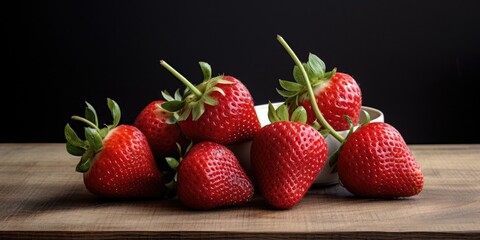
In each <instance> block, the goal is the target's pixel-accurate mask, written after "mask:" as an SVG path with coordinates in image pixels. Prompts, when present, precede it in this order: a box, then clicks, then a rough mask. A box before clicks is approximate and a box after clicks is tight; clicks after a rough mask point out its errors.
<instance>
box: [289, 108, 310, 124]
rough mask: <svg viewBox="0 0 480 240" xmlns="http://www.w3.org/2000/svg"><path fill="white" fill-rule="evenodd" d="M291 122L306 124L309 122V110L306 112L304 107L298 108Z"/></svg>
mask: <svg viewBox="0 0 480 240" xmlns="http://www.w3.org/2000/svg"><path fill="white" fill-rule="evenodd" d="M290 121H292V122H300V123H306V122H307V110H305V108H304V107H303V106H299V107H297V108H296V109H295V110H294V111H293V113H292V117H291V119H290Z"/></svg>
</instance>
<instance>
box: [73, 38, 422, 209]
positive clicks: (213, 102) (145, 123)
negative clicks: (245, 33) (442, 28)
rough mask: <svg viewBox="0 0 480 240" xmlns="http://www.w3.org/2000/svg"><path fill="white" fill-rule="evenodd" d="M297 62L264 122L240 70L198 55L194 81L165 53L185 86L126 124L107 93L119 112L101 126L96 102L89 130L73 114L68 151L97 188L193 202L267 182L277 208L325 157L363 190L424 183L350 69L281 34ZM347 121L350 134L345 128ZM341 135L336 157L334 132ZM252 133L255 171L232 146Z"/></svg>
mask: <svg viewBox="0 0 480 240" xmlns="http://www.w3.org/2000/svg"><path fill="white" fill-rule="evenodd" d="M277 40H278V41H279V42H280V44H281V45H282V46H283V47H284V49H285V50H286V51H287V53H288V54H289V55H290V57H291V58H292V59H293V61H294V63H295V66H294V69H293V77H294V81H287V80H279V84H280V86H281V89H277V92H278V93H279V94H280V95H281V96H283V97H284V98H285V102H284V104H282V105H280V106H279V107H277V108H274V107H273V105H271V104H269V112H268V117H269V120H270V122H271V123H270V124H268V125H265V126H263V127H262V126H261V125H260V122H259V119H258V116H257V114H256V111H255V108H254V101H253V97H252V96H251V95H250V92H249V90H248V89H247V87H246V86H245V85H244V84H243V83H242V82H241V81H240V80H238V79H236V78H235V77H233V76H227V75H219V76H215V77H212V71H211V67H210V65H209V64H208V63H206V62H200V67H201V70H202V73H203V81H202V82H201V83H199V84H197V85H194V84H192V83H191V82H190V81H188V80H187V79H186V78H185V77H184V76H182V75H181V74H180V73H179V72H177V71H176V70H175V69H174V68H173V67H171V66H170V65H169V64H168V63H167V62H165V61H163V60H162V61H160V64H161V66H163V67H164V68H165V69H166V70H168V71H169V72H171V73H172V74H173V75H174V76H175V77H176V78H177V79H178V80H180V81H181V82H182V83H183V85H184V86H185V89H183V90H181V89H179V90H177V91H176V92H175V93H174V94H173V95H171V94H169V93H167V92H166V91H164V92H162V97H163V99H158V100H154V101H152V102H151V103H149V104H148V105H147V106H146V107H145V108H144V109H143V110H142V111H141V112H140V113H139V114H138V116H137V118H136V120H135V122H134V123H133V124H120V116H121V113H120V107H119V106H118V104H117V103H116V102H115V101H114V100H112V99H109V98H108V99H107V105H108V107H109V109H110V111H111V113H112V118H113V123H112V124H110V125H103V126H100V125H99V123H98V118H97V113H96V111H95V109H94V107H93V106H92V105H90V104H89V103H88V102H86V105H87V106H86V108H85V117H80V116H73V117H72V119H73V120H78V121H81V122H83V123H84V124H85V125H86V126H85V128H84V139H82V138H80V137H79V136H78V135H77V133H76V132H75V131H74V129H73V128H72V127H71V126H70V125H69V124H68V123H67V124H66V126H65V138H66V140H67V142H66V149H67V151H68V153H70V154H72V155H75V156H80V157H81V158H80V161H79V163H78V165H77V167H76V170H77V171H78V172H81V173H83V179H84V184H85V187H86V188H87V189H88V191H90V192H91V193H92V194H95V195H97V196H100V197H108V198H139V197H141V198H145V197H148V198H150V197H155V198H159V199H165V198H169V199H178V200H179V201H181V202H182V203H183V204H184V205H185V206H186V207H188V208H190V209H203V210H206V209H214V208H219V207H226V206H234V205H240V204H244V203H246V202H248V201H250V200H251V199H253V197H254V195H255V194H256V193H258V194H259V195H261V197H262V198H263V199H264V200H265V202H266V203H268V204H269V205H270V206H272V207H273V208H275V209H289V208H292V207H293V206H295V205H296V204H298V203H299V202H300V201H301V200H302V198H303V197H304V196H305V194H307V191H308V190H309V188H310V187H311V186H312V184H313V182H314V180H315V178H316V177H317V175H318V174H319V173H320V171H321V169H322V168H323V167H324V166H325V164H330V165H332V166H334V169H335V170H336V171H338V175H339V179H340V183H341V185H342V186H343V187H345V188H346V189H347V190H348V191H350V192H351V193H352V194H354V195H356V196H358V197H368V198H403V197H410V196H414V195H417V194H418V193H420V192H421V190H422V188H423V183H424V180H423V174H422V172H421V170H420V167H419V165H418V163H417V162H416V160H415V159H414V157H413V155H412V153H411V151H410V150H409V148H408V146H407V144H406V143H405V141H404V140H403V138H402V136H401V134H400V133H399V132H398V131H397V130H396V129H395V128H394V127H393V126H391V125H389V124H388V123H383V122H375V123H374V122H369V120H368V117H367V121H365V122H363V123H360V122H359V116H360V112H361V111H362V110H361V106H362V95H361V90H360V88H359V85H358V84H357V82H356V81H355V80H354V79H353V78H352V77H351V76H350V75H349V74H346V73H341V72H337V71H336V69H333V70H332V71H330V72H326V71H325V70H326V67H325V64H324V62H323V61H322V60H321V59H320V58H318V57H317V56H315V55H314V54H310V55H309V58H308V61H307V62H301V61H300V60H299V59H298V57H297V56H296V55H295V53H294V52H293V50H292V49H291V48H290V47H289V45H288V44H287V43H286V42H285V40H284V39H283V38H282V37H281V36H277ZM344 130H349V133H348V135H347V136H346V137H344V136H342V135H340V134H339V133H338V131H344ZM327 135H332V136H333V137H335V138H336V139H337V140H338V141H339V142H340V143H341V146H340V148H339V149H338V150H337V152H335V153H334V154H333V155H331V156H328V153H327V152H328V151H327V143H326V141H325V138H326V136H327ZM247 141H251V149H250V150H251V151H250V164H251V168H252V173H251V174H247V173H246V171H245V170H244V169H243V168H242V165H241V164H240V163H239V161H238V158H237V156H236V155H235V153H234V152H232V151H231V150H230V148H229V146H232V145H235V144H241V143H244V142H247Z"/></svg>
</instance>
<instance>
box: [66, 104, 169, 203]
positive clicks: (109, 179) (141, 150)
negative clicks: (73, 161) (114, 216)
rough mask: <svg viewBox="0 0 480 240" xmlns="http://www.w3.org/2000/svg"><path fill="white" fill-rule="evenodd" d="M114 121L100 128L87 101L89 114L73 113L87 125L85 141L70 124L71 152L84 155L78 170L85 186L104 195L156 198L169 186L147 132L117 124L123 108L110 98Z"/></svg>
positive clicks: (86, 109)
mask: <svg viewBox="0 0 480 240" xmlns="http://www.w3.org/2000/svg"><path fill="white" fill-rule="evenodd" d="M107 103H108V107H109V109H110V111H111V113H112V117H113V124H111V125H105V127H104V128H99V124H98V118H97V114H96V111H95V109H94V108H93V106H92V105H90V104H89V103H88V102H86V104H87V107H86V108H85V115H86V117H85V118H83V117H79V116H72V119H73V120H78V121H80V122H83V123H85V124H86V125H87V127H85V128H84V129H85V139H86V140H82V139H80V138H79V137H78V135H77V134H76V133H75V131H74V130H73V128H72V127H71V126H70V125H69V124H68V123H67V124H66V126H65V138H66V140H67V143H66V148H67V151H68V153H70V154H72V155H74V156H81V159H80V162H79V163H78V165H77V167H76V171H78V172H81V173H83V180H84V184H85V187H86V188H87V190H88V191H90V192H91V193H93V194H95V195H97V196H101V197H113V198H117V197H122V198H130V197H156V196H161V195H162V194H163V191H164V190H165V189H166V187H165V182H164V180H163V179H162V175H161V173H160V171H159V169H158V168H157V165H156V163H155V160H154V158H153V154H152V152H151V149H150V146H149V145H148V141H147V138H146V137H145V135H144V134H143V133H142V132H141V131H140V130H139V129H138V128H136V127H135V126H132V125H118V124H119V123H120V116H121V114H120V108H119V106H118V104H117V103H116V102H115V101H113V100H111V99H110V98H108V99H107Z"/></svg>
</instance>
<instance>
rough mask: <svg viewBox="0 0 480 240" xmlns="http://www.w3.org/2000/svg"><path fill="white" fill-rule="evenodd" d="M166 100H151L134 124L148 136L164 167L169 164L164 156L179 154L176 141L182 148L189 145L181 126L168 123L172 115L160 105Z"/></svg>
mask: <svg viewBox="0 0 480 240" xmlns="http://www.w3.org/2000/svg"><path fill="white" fill-rule="evenodd" d="M164 102H165V101H164V100H155V101H152V102H150V103H149V104H147V106H145V108H143V109H142V111H141V112H140V113H139V114H138V116H137V118H136V119H135V122H134V126H135V127H137V128H138V129H139V130H140V131H142V132H143V134H145V136H146V137H147V140H148V143H149V144H150V148H151V150H152V153H153V155H154V157H155V159H156V160H157V162H159V165H161V167H162V168H163V169H165V168H166V166H167V165H166V163H165V159H164V158H165V157H172V156H176V155H177V154H178V148H177V144H176V143H179V144H180V145H181V146H182V148H185V147H186V146H187V145H188V140H187V138H186V137H185V136H184V135H183V133H182V131H181V129H180V127H179V126H178V125H177V124H169V123H167V120H168V119H169V118H171V116H172V115H171V113H169V112H168V111H166V110H164V109H162V108H161V107H160V106H159V104H162V103H164Z"/></svg>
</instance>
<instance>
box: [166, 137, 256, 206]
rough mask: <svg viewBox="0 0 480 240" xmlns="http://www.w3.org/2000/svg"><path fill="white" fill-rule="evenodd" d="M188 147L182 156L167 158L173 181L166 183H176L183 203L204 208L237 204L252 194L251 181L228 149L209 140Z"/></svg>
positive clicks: (246, 200) (245, 200)
mask: <svg viewBox="0 0 480 240" xmlns="http://www.w3.org/2000/svg"><path fill="white" fill-rule="evenodd" d="M189 147H191V148H190V149H187V151H186V153H185V155H186V156H185V157H184V158H183V159H182V158H180V160H179V161H177V160H175V159H173V158H167V161H168V162H169V164H170V165H171V166H172V168H173V169H176V170H177V174H176V176H175V181H176V182H175V181H174V182H172V183H170V187H173V186H172V185H174V186H175V187H176V192H177V196H178V199H179V200H180V201H181V202H182V203H183V204H184V205H185V206H187V207H188V208H191V209H197V210H208V209H213V208H220V207H226V206H234V205H240V204H243V203H246V202H248V201H250V200H251V199H252V198H253V195H254V189H253V184H252V182H251V180H250V179H249V178H248V176H247V174H246V173H245V171H244V170H243V168H242V167H241V166H240V163H239V162H238V160H237V158H236V157H235V155H234V154H233V152H232V151H230V149H228V148H227V147H225V146H223V145H221V144H218V143H215V142H209V141H204V142H199V143H196V144H195V145H193V146H192V145H190V146H189ZM180 152H181V150H180ZM181 155H182V153H181Z"/></svg>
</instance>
